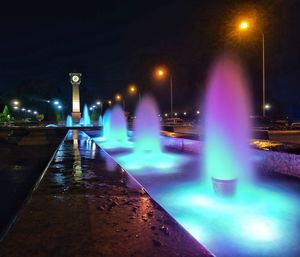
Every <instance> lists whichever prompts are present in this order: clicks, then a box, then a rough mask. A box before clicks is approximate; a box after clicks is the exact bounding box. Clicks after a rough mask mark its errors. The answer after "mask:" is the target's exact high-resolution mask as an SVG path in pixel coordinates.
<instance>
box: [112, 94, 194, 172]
mask: <svg viewBox="0 0 300 257" xmlns="http://www.w3.org/2000/svg"><path fill="white" fill-rule="evenodd" d="M158 113H159V112H158V107H157V105H156V102H155V100H154V99H153V98H152V97H150V96H145V97H143V98H142V99H141V101H140V102H139V105H138V107H137V110H136V113H135V116H136V118H135V120H134V124H133V148H134V149H133V151H132V152H131V153H125V154H120V155H118V156H114V157H115V158H116V159H117V161H118V162H119V163H121V165H122V166H123V167H124V168H126V169H127V170H131V171H134V174H135V175H144V174H158V175H159V174H161V173H164V174H167V173H176V172H180V170H178V169H170V168H172V167H174V166H176V165H178V164H179V163H181V164H182V163H184V162H188V161H189V158H187V157H182V156H180V155H179V154H174V153H168V152H166V151H164V150H163V149H162V147H161V135H160V130H161V126H160V121H159V116H158Z"/></svg>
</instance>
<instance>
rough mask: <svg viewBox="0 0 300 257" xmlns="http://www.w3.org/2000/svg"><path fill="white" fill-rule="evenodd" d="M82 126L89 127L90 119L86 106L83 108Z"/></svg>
mask: <svg viewBox="0 0 300 257" xmlns="http://www.w3.org/2000/svg"><path fill="white" fill-rule="evenodd" d="M83 125H84V126H90V125H91V118H90V115H89V110H88V107H87V105H86V104H85V105H84V107H83Z"/></svg>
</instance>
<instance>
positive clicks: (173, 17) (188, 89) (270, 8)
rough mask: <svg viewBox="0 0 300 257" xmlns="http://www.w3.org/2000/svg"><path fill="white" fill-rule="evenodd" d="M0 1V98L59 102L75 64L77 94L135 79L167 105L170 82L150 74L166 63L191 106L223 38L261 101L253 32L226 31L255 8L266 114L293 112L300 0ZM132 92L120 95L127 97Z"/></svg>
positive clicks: (86, 95) (299, 101) (178, 102)
mask: <svg viewBox="0 0 300 257" xmlns="http://www.w3.org/2000/svg"><path fill="white" fill-rule="evenodd" d="M22 2H25V1H22ZM62 2H64V3H62ZM0 9H1V11H0V31H1V41H0V74H1V76H0V92H1V101H2V104H3V103H4V102H5V101H6V100H7V99H11V98H13V97H17V98H20V99H21V100H22V101H23V102H27V104H30V105H35V104H36V105H39V103H38V100H41V99H49V98H50V99H54V98H60V99H63V100H64V101H65V103H66V105H67V103H68V101H69V100H70V94H71V91H70V90H71V86H70V84H69V78H68V73H69V72H71V71H78V72H82V73H83V77H82V84H81V89H82V90H81V92H82V101H83V102H86V103H88V104H89V103H91V102H92V101H95V100H96V99H98V98H99V99H109V98H110V99H112V98H113V95H114V94H115V93H117V92H120V93H125V92H126V87H127V85H128V84H129V83H132V82H134V83H136V84H137V85H138V86H139V87H140V88H141V90H142V92H151V93H152V94H154V95H155V97H156V98H157V99H158V100H159V102H160V107H161V110H162V111H168V110H169V109H168V108H169V102H168V100H169V95H168V94H169V87H168V83H167V81H166V82H165V83H158V82H156V81H154V80H153V78H152V70H153V68H154V67H155V66H156V65H158V64H164V65H166V66H167V67H169V68H170V71H171V72H172V74H173V77H174V102H175V111H188V112H190V111H192V110H196V109H199V108H200V107H199V106H201V99H202V96H203V92H204V90H205V78H206V74H207V71H208V67H209V64H210V63H211V62H212V60H213V58H214V56H215V55H216V54H217V53H218V52H220V51H222V50H223V49H227V48H230V49H231V50H232V49H234V50H235V51H236V52H237V53H239V54H240V55H241V57H242V58H243V60H244V62H245V64H246V65H247V66H248V69H249V74H250V77H251V79H252V87H253V101H254V105H255V106H259V104H260V102H261V98H260V97H261V41H260V39H261V38H260V34H259V33H253V34H252V36H251V38H248V39H244V40H236V41H235V40H232V38H228V33H229V28H230V27H229V24H230V23H231V22H232V21H233V20H234V19H236V17H237V15H240V14H241V13H247V12H248V11H249V10H251V11H253V10H254V11H255V12H256V13H258V14H259V17H260V20H261V21H262V24H261V27H262V28H263V30H264V32H265V36H266V68H267V71H266V83H267V102H269V103H270V104H271V105H272V112H271V115H276V116H280V115H284V116H285V115H288V116H291V117H295V118H297V117H298V118H300V98H299V96H300V85H299V74H300V65H299V60H300V59H299V57H300V47H299V46H300V42H299V41H300V17H299V13H300V1H296V0H295V1H293V0H285V1H283V0H282V1H279V0H273V1H269V0H268V1H229V0H227V1H225V0H224V1H221V0H218V1H217V0H213V1H200V0H197V1H189V0H182V1H146V0H140V1H125V0H124V1H118V2H117V1H100V0H99V1H89V2H88V1H81V2H78V3H77V2H75V1H73V2H72V3H67V2H65V1H61V3H57V2H54V1H51V2H47V1H39V2H37V3H32V2H28V1H26V2H25V3H23V4H20V3H17V2H14V3H11V4H10V6H1V8H0ZM35 101H36V103H35ZM134 101H135V99H134V98H132V97H130V96H127V95H126V102H127V103H128V106H129V107H130V106H131V105H133V103H134ZM40 108H42V107H40ZM66 111H69V110H68V108H67V110H66ZM256 112H258V108H256Z"/></svg>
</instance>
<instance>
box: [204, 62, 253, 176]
mask: <svg viewBox="0 0 300 257" xmlns="http://www.w3.org/2000/svg"><path fill="white" fill-rule="evenodd" d="M250 110H251V107H250V101H249V92H248V82H247V79H246V76H245V73H244V71H243V69H242V66H241V65H240V63H239V62H238V61H237V59H235V58H232V57H228V56H226V57H222V58H220V59H219V60H218V61H217V62H216V63H215V65H214V66H213V69H212V72H211V74H210V77H209V81H208V89H207V95H206V101H205V124H204V135H205V142H204V169H205V172H206V175H207V176H208V178H211V177H215V178H218V179H225V180H226V179H234V178H238V179H239V180H240V179H241V178H244V177H245V176H249V175H250V174H251V171H252V167H251V165H250V149H249V139H250V118H249V117H250ZM244 175H245V176H244Z"/></svg>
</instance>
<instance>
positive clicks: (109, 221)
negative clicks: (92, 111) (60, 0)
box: [0, 130, 210, 257]
mask: <svg viewBox="0 0 300 257" xmlns="http://www.w3.org/2000/svg"><path fill="white" fill-rule="evenodd" d="M0 256H3V257H4V256H7V257H8V256H9V257H16V256H22V257H29V256H30V257H35V256H42V257H43V256H55V257H60V256H64V257H66V256H70V257H71V256H72V257H79V256H85V257H86V256H124V257H125V256H149V257H150V256H151V257H154V256H210V254H209V253H208V252H207V251H206V250H205V249H204V248H203V247H202V246H201V245H200V244H199V243H198V242H197V241H195V240H194V239H193V238H192V237H191V236H190V235H189V234H188V233H187V232H186V231H185V230H184V229H183V228H182V227H181V226H180V225H178V224H177V223H176V222H175V221H174V220H173V219H172V218H171V217H170V216H169V215H168V214H167V213H166V212H165V211H164V210H163V209H161V208H160V207H159V206H158V205H157V204H156V203H155V202H154V201H153V200H152V199H151V198H150V197H149V195H148V194H146V193H145V192H144V191H143V190H142V188H140V186H139V185H138V184H137V183H136V182H135V181H134V180H133V179H132V178H131V177H130V176H128V174H127V173H126V172H124V171H123V170H122V169H121V168H120V167H119V166H118V165H117V164H116V163H115V162H114V161H113V160H112V159H111V158H110V157H109V156H108V155H107V154H106V153H105V152H104V151H102V150H101V149H100V148H99V147H98V146H97V145H96V144H95V143H94V142H93V141H92V140H91V138H90V137H88V136H87V135H86V134H85V133H83V132H80V131H78V130H73V131H70V132H69V133H68V135H67V137H66V139H65V141H64V142H63V143H62V144H61V146H60V148H59V150H58V151H57V154H56V155H55V157H54V159H53V160H52V162H51V164H50V166H49V168H48V170H47V171H46V173H45V175H44V177H43V179H42V181H41V183H40V185H39V187H38V189H37V190H35V191H34V192H33V194H32V197H31V199H30V200H29V202H28V203H27V204H26V206H25V208H24V209H23V210H22V212H21V213H20V215H19V218H18V220H17V222H16V224H15V225H14V226H13V228H12V230H11V231H10V233H9V234H8V236H7V237H6V239H5V240H4V242H3V244H2V245H1V246H0Z"/></svg>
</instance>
